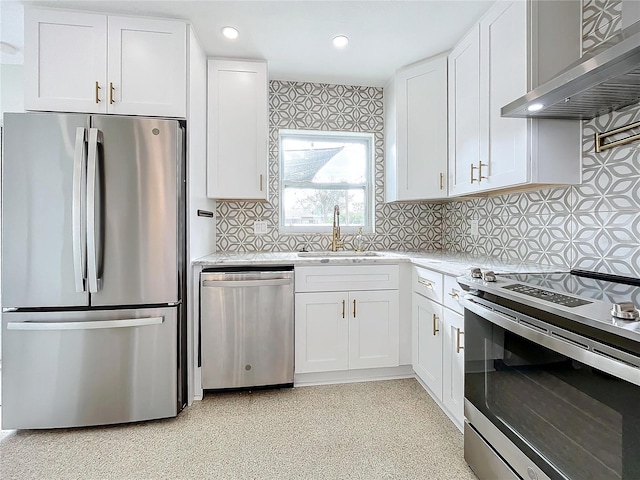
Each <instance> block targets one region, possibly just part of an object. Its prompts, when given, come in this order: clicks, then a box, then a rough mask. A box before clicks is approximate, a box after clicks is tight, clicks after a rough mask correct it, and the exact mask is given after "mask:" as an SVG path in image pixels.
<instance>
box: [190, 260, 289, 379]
mask: <svg viewBox="0 0 640 480" xmlns="http://www.w3.org/2000/svg"><path fill="white" fill-rule="evenodd" d="M200 298H201V305H200V321H201V327H200V328H201V341H200V349H201V351H200V353H201V359H202V388H204V389H225V388H241V387H256V386H270V385H278V386H282V385H287V386H292V385H293V359H294V350H293V348H294V337H293V267H251V268H246V267H245V268H242V269H241V270H240V269H237V268H220V269H207V270H205V271H203V272H202V274H201V275H200Z"/></svg>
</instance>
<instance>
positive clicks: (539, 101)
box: [501, 22, 640, 120]
mask: <svg viewBox="0 0 640 480" xmlns="http://www.w3.org/2000/svg"><path fill="white" fill-rule="evenodd" d="M638 101H640V22H636V23H634V24H633V25H630V26H629V27H627V28H625V29H624V30H622V31H621V32H620V33H619V34H617V35H615V36H613V37H611V39H610V40H608V41H607V42H604V43H603V44H602V45H600V46H599V47H598V48H597V50H595V51H594V52H592V53H589V54H588V55H585V56H583V57H582V58H581V59H580V60H579V61H578V62H576V63H574V64H572V65H570V66H569V67H568V68H567V69H565V70H564V71H563V72H562V73H560V74H558V75H557V76H556V77H554V78H553V79H552V80H549V81H548V82H545V83H543V84H542V85H540V86H538V87H537V88H535V89H533V90H531V91H530V92H529V93H527V94H526V95H525V96H523V97H520V98H519V99H517V100H515V101H514V102H511V103H510V104H508V105H505V106H504V107H502V111H501V113H502V116H503V117H516V118H557V119H582V120H588V119H591V118H594V117H597V116H600V115H603V114H605V113H609V112H612V111H614V110H618V109H620V108H622V107H626V106H627V105H632V104H634V103H637V102H638ZM536 105H537V106H538V108H540V105H542V107H541V108H540V109H539V110H535V108H536ZM532 106H533V111H532V109H531V108H532Z"/></svg>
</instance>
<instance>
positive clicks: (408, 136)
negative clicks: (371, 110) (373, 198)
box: [384, 55, 447, 202]
mask: <svg viewBox="0 0 640 480" xmlns="http://www.w3.org/2000/svg"><path fill="white" fill-rule="evenodd" d="M384 99H385V117H386V118H385V142H386V145H385V157H386V168H385V172H386V175H387V178H386V200H387V201H388V202H393V201H404V200H428V199H437V198H446V196H447V57H446V55H441V56H438V57H434V58H430V59H428V60H425V61H422V62H419V63H417V64H414V65H410V66H408V67H405V68H402V69H401V70H398V72H397V73H396V75H395V78H394V79H393V81H392V82H391V83H389V85H387V87H385V90H384Z"/></svg>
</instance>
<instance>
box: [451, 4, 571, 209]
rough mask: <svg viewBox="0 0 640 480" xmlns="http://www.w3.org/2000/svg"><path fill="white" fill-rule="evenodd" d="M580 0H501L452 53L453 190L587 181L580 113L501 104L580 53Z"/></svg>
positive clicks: (456, 192)
mask: <svg viewBox="0 0 640 480" xmlns="http://www.w3.org/2000/svg"><path fill="white" fill-rule="evenodd" d="M580 35H581V31H580V5H579V2H572V1H557V2H536V1H531V0H529V1H524V2H523V1H506V0H499V1H498V2H496V3H495V4H494V5H493V6H492V7H491V8H490V9H489V11H488V12H487V14H486V15H485V16H484V17H483V18H482V19H481V20H480V22H479V24H478V25H476V26H475V27H474V28H473V30H472V31H471V32H470V33H469V34H468V35H467V36H466V37H465V38H464V39H463V40H462V41H461V42H460V43H459V44H458V45H457V46H456V47H455V48H454V50H453V51H452V53H451V55H450V56H449V98H450V102H449V136H450V144H449V171H450V177H449V187H450V190H449V194H450V196H456V195H465V194H473V193H478V192H486V191H492V190H506V189H513V188H516V189H522V188H529V187H532V186H538V187H544V186H553V185H565V184H577V183H580V181H581V153H580V151H581V141H580V140H581V126H580V122H579V121H576V120H539V119H520V118H517V119H516V118H503V117H502V116H501V112H500V110H501V108H502V107H503V106H504V105H506V104H508V103H510V102H512V101H514V100H515V99H517V98H519V97H521V96H523V95H524V94H525V93H527V91H529V90H531V89H532V88H535V87H536V86H537V85H539V84H540V83H542V82H544V81H546V80H548V79H549V78H551V77H552V76H553V75H555V74H556V73H558V72H559V71H561V70H562V69H563V68H565V67H566V66H568V65H569V64H571V63H572V62H574V61H575V60H577V59H578V58H579V57H580Z"/></svg>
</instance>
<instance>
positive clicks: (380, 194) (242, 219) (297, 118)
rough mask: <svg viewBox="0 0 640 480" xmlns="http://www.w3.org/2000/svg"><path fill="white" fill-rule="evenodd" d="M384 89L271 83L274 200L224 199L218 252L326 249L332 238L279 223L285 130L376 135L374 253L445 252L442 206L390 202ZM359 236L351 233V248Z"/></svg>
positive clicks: (370, 244) (368, 238) (369, 239)
mask: <svg viewBox="0 0 640 480" xmlns="http://www.w3.org/2000/svg"><path fill="white" fill-rule="evenodd" d="M383 108H384V107H383V97H382V89H381V88H375V87H360V86H350V85H328V84H316V83H303V82H282V81H271V82H269V202H238V201H232V202H229V201H218V202H217V207H216V213H217V225H216V229H217V232H216V236H217V242H216V246H217V250H218V251H246V252H252V251H269V252H272V251H291V250H299V249H301V248H302V247H303V246H308V247H310V248H311V249H314V250H326V249H328V248H329V245H330V236H329V235H327V234H281V233H279V232H278V225H279V222H278V220H279V213H280V212H279V198H278V196H279V192H280V188H279V181H280V178H279V162H278V159H279V152H278V147H279V145H278V130H279V129H281V128H282V129H303V130H324V131H326V130H330V131H348V132H370V133H373V134H374V142H375V187H374V196H375V232H374V233H372V234H367V235H365V245H366V248H368V249H372V250H374V249H377V250H381V249H384V250H435V249H439V248H442V244H441V239H442V214H441V211H442V206H441V205H440V204H427V203H422V204H385V203H384V110H383ZM254 220H265V221H266V222H267V232H268V233H267V234H265V235H254V233H253V226H252V225H253V221H254ZM352 238H353V236H351V235H345V241H346V243H347V244H348V243H349V242H350V240H351V239H352Z"/></svg>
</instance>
